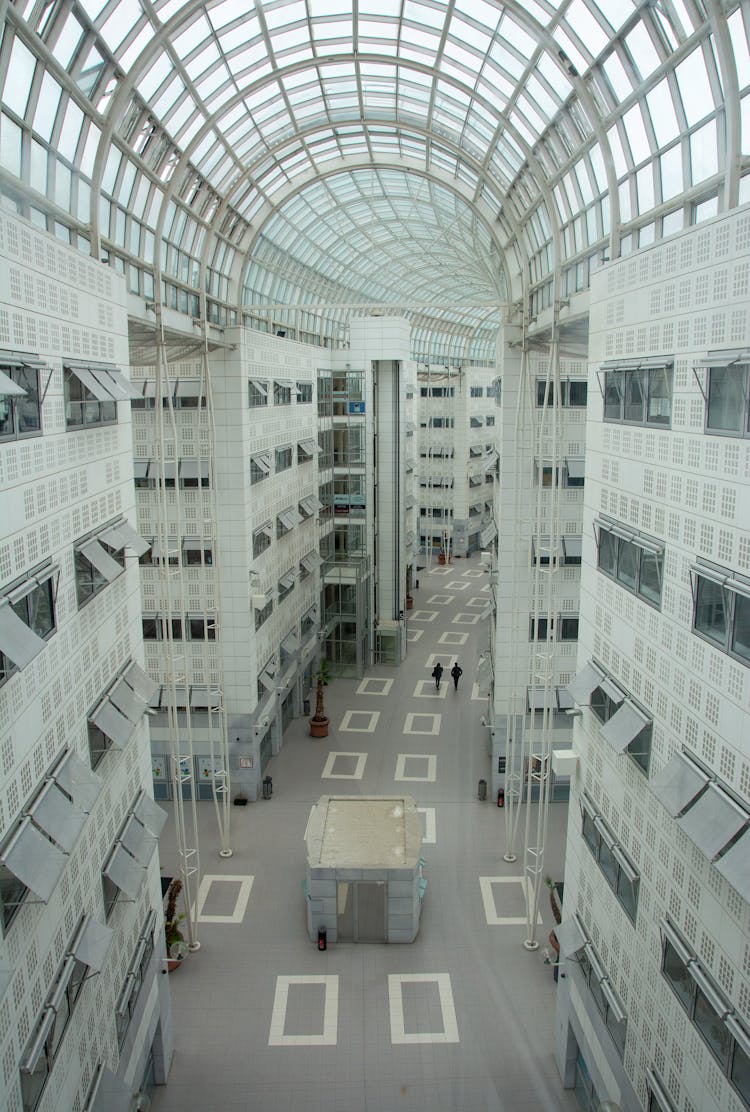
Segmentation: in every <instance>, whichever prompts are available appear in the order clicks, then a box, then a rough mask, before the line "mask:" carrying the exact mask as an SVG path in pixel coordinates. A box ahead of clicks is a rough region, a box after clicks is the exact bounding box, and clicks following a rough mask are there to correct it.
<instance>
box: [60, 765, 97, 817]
mask: <svg viewBox="0 0 750 1112" xmlns="http://www.w3.org/2000/svg"><path fill="white" fill-rule="evenodd" d="M53 776H54V778H55V780H56V781H57V783H58V784H59V785H60V787H61V788H62V789H63V791H65V792H67V793H68V795H69V796H70V797H71V799H72V800H73V803H74V805H75V806H76V807H77V808H78V810H79V811H84V812H86V813H88V812H89V811H90V810H91V808H92V807H93V806H94V804H95V803H96V801H97V799H98V798H99V793H100V792H101V790H102V788H103V787H104V781H103V780H102V778H101V776H97V775H96V773H95V772H92V771H91V769H90V768H89V767H88V765H87V764H85V763H84V762H83V761H82V760H81V758H80V757H78V756H76V754H75V753H68V754H67V756H66V757H65V758H64V759H63V762H62V764H60V765H59V767H58V768H57V769H56V770H55V772H54V773H53Z"/></svg>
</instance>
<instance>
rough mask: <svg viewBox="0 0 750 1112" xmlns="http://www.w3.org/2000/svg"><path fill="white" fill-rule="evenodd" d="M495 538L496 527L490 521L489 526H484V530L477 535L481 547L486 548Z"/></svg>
mask: <svg viewBox="0 0 750 1112" xmlns="http://www.w3.org/2000/svg"><path fill="white" fill-rule="evenodd" d="M496 536H497V526H496V525H495V522H494V521H491V522H490V523H489V525H485V527H484V529H482V531H481V533H480V534H479V540H480V542H481V543H482V545H483V546H486V545H488V544H491V543H492V541H494V539H495V537H496Z"/></svg>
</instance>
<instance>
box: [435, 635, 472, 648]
mask: <svg viewBox="0 0 750 1112" xmlns="http://www.w3.org/2000/svg"><path fill="white" fill-rule="evenodd" d="M468 640H469V635H468V633H441V634H440V636H439V637H438V644H439V645H465V644H466V642H467V641H468Z"/></svg>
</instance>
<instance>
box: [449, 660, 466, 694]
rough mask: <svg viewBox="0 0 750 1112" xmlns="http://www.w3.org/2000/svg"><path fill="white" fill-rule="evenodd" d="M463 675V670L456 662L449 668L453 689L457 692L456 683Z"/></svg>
mask: <svg viewBox="0 0 750 1112" xmlns="http://www.w3.org/2000/svg"><path fill="white" fill-rule="evenodd" d="M463 674H464V670H463V668H462V667H461V666H460V665H459V663H458V661H456V663H455V664H454V665H453V667H452V668H451V675H452V676H453V687H454V688H455V690H456V691H458V681H459V679H460V678H461V676H462V675H463Z"/></svg>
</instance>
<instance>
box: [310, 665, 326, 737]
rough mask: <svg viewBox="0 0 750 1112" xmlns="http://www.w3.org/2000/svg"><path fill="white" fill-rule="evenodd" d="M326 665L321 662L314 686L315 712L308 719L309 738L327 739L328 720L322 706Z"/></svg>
mask: <svg viewBox="0 0 750 1112" xmlns="http://www.w3.org/2000/svg"><path fill="white" fill-rule="evenodd" d="M328 674H329V673H328V665H327V663H326V661H325V660H321V662H320V668H319V669H318V678H317V681H316V684H315V711H314V713H313V715H312V718H311V719H310V737H328V726H329V723H330V721H331V720H330V718H329V717H328V715H327V714H326V711H325V706H324V704H323V688H324V687H325V686H326V684H327V683H328Z"/></svg>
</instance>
